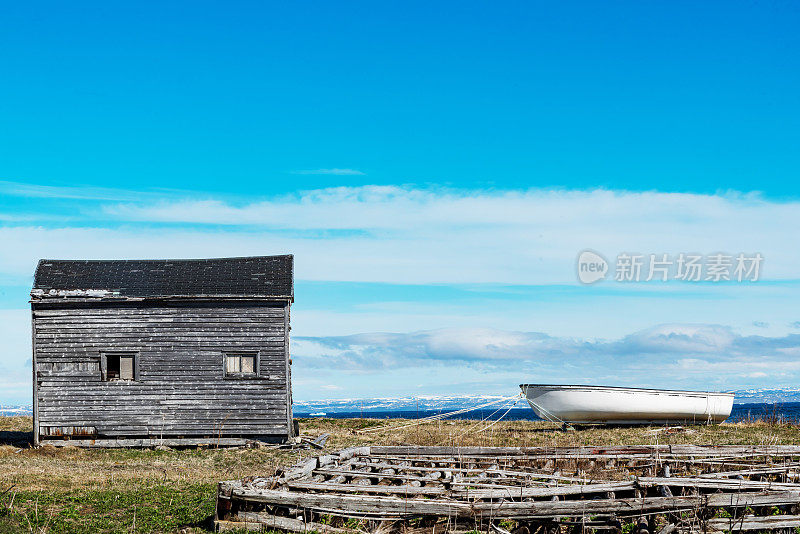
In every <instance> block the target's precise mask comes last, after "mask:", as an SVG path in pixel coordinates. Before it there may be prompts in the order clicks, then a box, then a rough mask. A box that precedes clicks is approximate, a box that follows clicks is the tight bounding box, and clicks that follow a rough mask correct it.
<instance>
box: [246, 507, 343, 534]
mask: <svg viewBox="0 0 800 534" xmlns="http://www.w3.org/2000/svg"><path fill="white" fill-rule="evenodd" d="M237 515H238V518H239V522H240V523H257V524H260V525H263V527H266V528H269V529H273V528H278V529H281V530H285V531H288V532H304V533H305V532H317V533H318V534H344V533H347V534H352V530H349V529H344V528H336V527H332V526H330V525H325V524H323V523H315V522H306V521H301V520H300V519H294V518H291V517H281V516H277V515H272V514H267V513H264V512H239V513H238V514H237Z"/></svg>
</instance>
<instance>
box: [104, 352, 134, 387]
mask: <svg viewBox="0 0 800 534" xmlns="http://www.w3.org/2000/svg"><path fill="white" fill-rule="evenodd" d="M109 356H116V357H119V358H122V357H131V358H133V368H132V369H131V370H132V372H133V378H130V379H128V378H111V379H109V378H108V357H109ZM121 370H122V366H121V365H120V371H121ZM100 380H101V381H103V382H123V383H129V382H137V381H138V380H139V353H138V352H137V351H133V350H108V351H104V352H102V353H101V354H100Z"/></svg>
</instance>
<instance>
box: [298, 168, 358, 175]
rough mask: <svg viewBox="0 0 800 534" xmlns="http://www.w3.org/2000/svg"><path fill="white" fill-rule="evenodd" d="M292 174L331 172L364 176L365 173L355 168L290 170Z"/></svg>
mask: <svg viewBox="0 0 800 534" xmlns="http://www.w3.org/2000/svg"><path fill="white" fill-rule="evenodd" d="M292 174H333V175H336V176H365V175H366V173H364V172H361V171H359V170H357V169H311V170H303V171H292Z"/></svg>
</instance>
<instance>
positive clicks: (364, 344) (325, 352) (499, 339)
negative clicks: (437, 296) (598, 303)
mask: <svg viewBox="0 0 800 534" xmlns="http://www.w3.org/2000/svg"><path fill="white" fill-rule="evenodd" d="M787 348H789V349H794V350H796V349H798V348H800V335H796V334H793V335H787V336H779V337H771V338H767V337H762V336H743V335H740V334H738V333H736V332H735V331H734V330H733V329H731V328H728V327H724V326H720V325H701V324H687V325H681V324H671V325H658V326H655V327H652V328H648V329H646V330H642V331H639V332H634V333H632V334H629V335H627V336H624V337H622V338H620V339H617V340H603V339H592V338H585V339H580V338H570V337H556V336H550V335H547V334H544V333H541V332H511V331H503V330H497V329H476V328H446V329H437V330H427V331H420V332H409V333H365V334H355V335H349V336H326V337H310V336H306V337H295V338H294V340H293V342H292V351H293V354H294V360H295V363H296V368H297V369H298V370H301V371H304V372H311V370H314V369H322V368H324V369H336V370H338V371H343V370H349V371H350V372H352V373H382V374H384V375H385V374H386V373H391V372H394V370H397V369H404V368H425V367H430V366H433V367H441V366H446V367H447V366H449V367H451V368H452V369H453V372H457V371H456V369H459V370H460V369H463V368H464V366H468V367H473V368H476V369H479V370H482V371H483V372H485V373H486V374H492V373H495V372H504V373H508V372H513V371H514V370H517V371H518V372H519V373H520V378H522V375H525V374H527V373H530V372H531V371H532V370H536V372H537V373H538V375H539V377H538V378H537V380H540V381H545V382H547V381H551V380H553V379H554V378H558V377H559V376H561V375H563V374H564V371H565V370H568V369H570V368H572V369H573V370H574V371H573V372H574V373H575V374H576V375H577V376H594V377H600V376H604V375H607V374H608V372H609V371H613V378H612V381H614V382H616V383H621V384H631V385H635V384H636V383H637V382H640V383H641V382H642V381H644V382H646V383H653V382H661V383H665V384H668V383H670V382H672V383H681V382H685V383H690V384H695V387H702V385H703V384H704V383H715V384H727V385H730V386H734V385H741V383H742V382H741V381H742V379H743V378H761V379H763V378H767V377H772V378H780V379H783V380H785V379H792V378H796V377H797V375H798V373H800V360H798V359H797V357H796V355H794V354H788V353H787V352H786V349H787ZM744 384H746V382H744Z"/></svg>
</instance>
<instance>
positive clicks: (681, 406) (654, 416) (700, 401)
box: [519, 384, 733, 425]
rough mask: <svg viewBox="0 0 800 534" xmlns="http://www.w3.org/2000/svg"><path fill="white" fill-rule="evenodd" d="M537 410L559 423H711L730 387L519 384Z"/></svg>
mask: <svg viewBox="0 0 800 534" xmlns="http://www.w3.org/2000/svg"><path fill="white" fill-rule="evenodd" d="M519 387H520V389H522V393H523V394H524V395H525V397H526V398H527V399H528V404H530V406H531V408H533V411H534V412H536V415H538V416H539V417H541V418H542V419H545V420H548V421H558V422H564V423H605V424H618V425H635V424H638V425H641V424H659V425H663V424H693V423H694V424H711V423H721V422H723V421H724V420H725V419H727V418H728V416H730V414H731V409H732V408H733V393H715V392H704V391H677V390H669V389H642V388H622V387H610V386H578V385H548V384H520V386H519Z"/></svg>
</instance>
